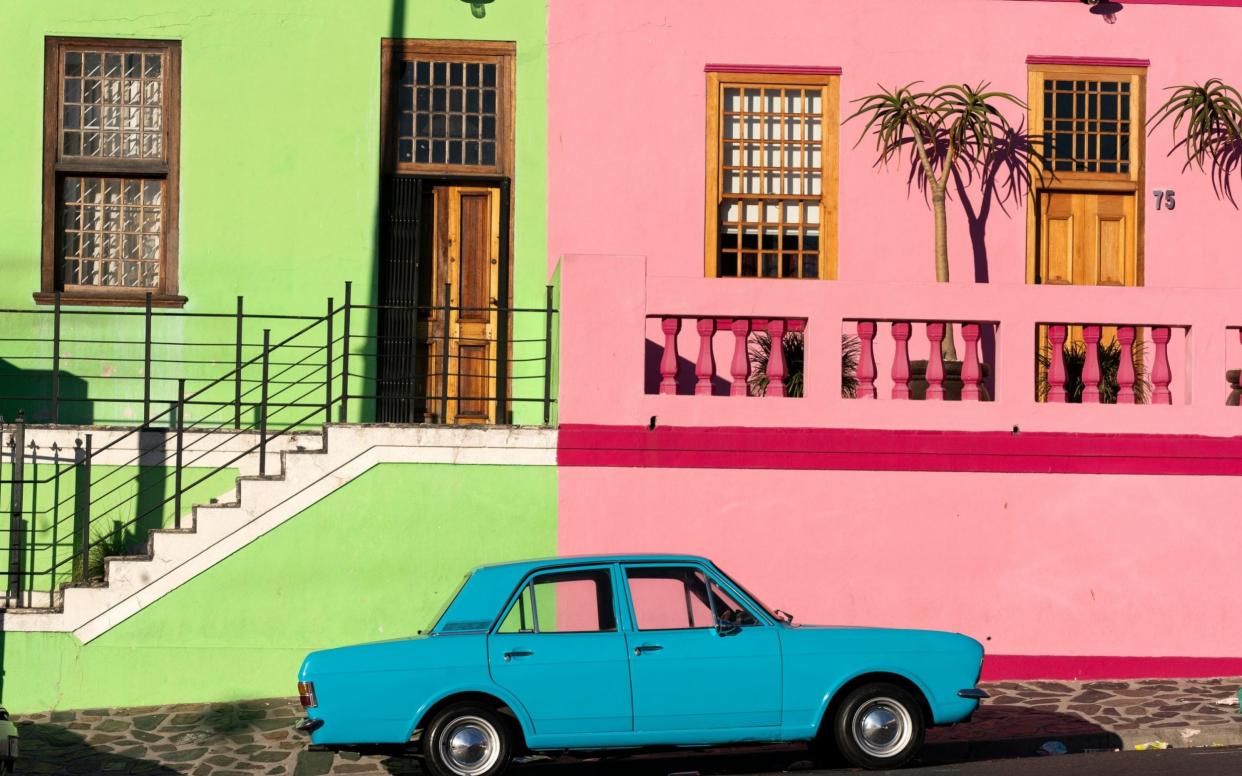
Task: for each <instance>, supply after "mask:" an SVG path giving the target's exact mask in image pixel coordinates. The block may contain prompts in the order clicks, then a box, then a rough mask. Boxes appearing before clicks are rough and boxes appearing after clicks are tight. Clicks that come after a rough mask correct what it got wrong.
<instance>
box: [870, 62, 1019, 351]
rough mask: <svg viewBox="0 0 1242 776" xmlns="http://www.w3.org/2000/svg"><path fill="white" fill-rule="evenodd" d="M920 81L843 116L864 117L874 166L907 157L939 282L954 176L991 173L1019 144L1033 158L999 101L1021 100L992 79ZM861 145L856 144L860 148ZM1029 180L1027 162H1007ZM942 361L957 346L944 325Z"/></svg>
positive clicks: (945, 278)
mask: <svg viewBox="0 0 1242 776" xmlns="http://www.w3.org/2000/svg"><path fill="white" fill-rule="evenodd" d="M917 86H918V83H917V82H916V83H912V84H908V85H906V86H901V87H897V88H895V89H887V88H885V87H883V86H881V87H880V92H878V93H876V94H869V95H866V96H865V97H860V98H859V99H857V100H854V103H855V104H857V105H858V109H857V110H856V111H855V112H854V113H853V114H852V115H851V116H850V117H849V118H848V119H846V121H847V122H848V121H852V120H854V119H862V120H865V121H866V125H865V126H864V127H863V130H862V133H861V134H860V136H859V138H858V143H861V142H862V141H863V140H864V139H865V138H866V137H867V135H868V134H871V135H874V137H875V150H876V153H877V154H878V159H877V162H876V163H877V165H880V166H887V165H888V164H889V163H890V162H892V161H894V160H897V161H898V162H900V160H901V159H902V158H908V159H909V160H910V163H911V168H912V175H913V177H914V178H915V180H916V182H917V184H918V186H919V188H920V189H922V190H923V191H924V192H925V193H927V194H928V195H929V197H930V199H931V206H932V212H933V214H934V219H935V261H936V281H937V282H939V283H947V282H949V242H948V208H947V204H946V203H947V200H948V186H949V182H950V181H951V180H955V179H956V180H958V181H961V180H966V181H970V180H973V179H974V178H976V177H979V178H982V179H986V178H987V176H988V175H989V174H995V167H996V164H995V163H996V160H997V157H998V154H999V153H1001V152H1002V150H1003V149H1010V151H1012V148H1013V147H1014V146H1015V144H1016V145H1020V146H1022V147H1023V154H1024V155H1025V156H1024V159H1025V158H1027V157H1029V156H1037V153H1036V152H1035V151H1034V150H1033V149H1032V148H1031V144H1032V142H1033V141H1031V139H1030V138H1028V137H1027V136H1026V135H1025V134H1024V133H1023V132H1021V131H1020V130H1019V129H1017V128H1015V127H1014V126H1013V125H1012V124H1011V123H1010V122H1009V120H1008V119H1007V118H1005V115H1004V114H1003V113H1001V111H1000V106H1001V105H1003V104H1005V103H1011V104H1012V105H1015V106H1017V107H1019V108H1023V109H1025V108H1026V103H1024V102H1023V101H1022V100H1020V99H1018V98H1017V97H1015V96H1014V95H1012V94H1009V93H1007V92H996V91H988V89H989V86H990V84H988V83H981V84H979V85H978V86H970V85H968V84H950V85H947V86H941V87H938V88H936V89H932V90H930V91H917V90H916V87H917ZM858 143H856V144H855V145H856V146H857V145H858ZM1006 166H1007V167H1008V168H1011V169H1012V170H1013V171H1017V174H1019V175H1021V176H1025V177H1026V180H1027V182H1028V183H1029V176H1030V172H1029V169H1030V168H1029V165H1027V164H1026V163H1025V162H1023V163H1020V164H1011V165H1006ZM942 353H943V355H944V358H945V360H947V361H956V360H957V349H956V348H955V347H954V344H953V332H952V329H949V330H948V332H947V335H946V336H945V338H944V342H943V344H942Z"/></svg>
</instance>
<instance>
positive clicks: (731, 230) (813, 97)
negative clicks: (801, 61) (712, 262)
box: [717, 86, 824, 278]
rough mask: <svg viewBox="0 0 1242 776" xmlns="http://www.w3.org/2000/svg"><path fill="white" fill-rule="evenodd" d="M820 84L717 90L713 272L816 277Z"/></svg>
mask: <svg viewBox="0 0 1242 776" xmlns="http://www.w3.org/2000/svg"><path fill="white" fill-rule="evenodd" d="M823 108H824V90H823V88H822V87H807V88H803V87H786V86H771V87H768V86H747V87H742V86H726V87H724V88H723V90H722V93H721V112H720V115H721V124H720V176H721V177H720V197H721V199H720V206H719V214H718V224H719V239H718V242H719V248H718V251H719V255H718V257H717V274H718V275H719V276H721V277H770V278H787V277H792V278H803V277H812V278H814V277H819V271H820V267H819V263H820V262H819V256H820V224H819V221H820V218H819V216H820V206H821V200H822V197H823V153H824V150H823V144H824V138H823Z"/></svg>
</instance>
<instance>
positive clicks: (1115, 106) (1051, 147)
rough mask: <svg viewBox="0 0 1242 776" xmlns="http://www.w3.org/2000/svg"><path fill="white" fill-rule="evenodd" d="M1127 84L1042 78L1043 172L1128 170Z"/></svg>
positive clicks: (1129, 98)
mask: <svg viewBox="0 0 1242 776" xmlns="http://www.w3.org/2000/svg"><path fill="white" fill-rule="evenodd" d="M1130 103H1131V92H1130V82H1129V81H1099V80H1064V79H1052V78H1049V79H1045V80H1044V121H1043V124H1044V125H1043V132H1044V168H1045V169H1047V170H1052V171H1055V172H1102V173H1122V174H1128V173H1129V172H1130V137H1131V129H1132V127H1131V117H1130Z"/></svg>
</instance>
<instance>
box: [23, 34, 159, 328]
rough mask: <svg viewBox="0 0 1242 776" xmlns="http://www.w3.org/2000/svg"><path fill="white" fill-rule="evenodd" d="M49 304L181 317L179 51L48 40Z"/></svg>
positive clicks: (44, 297)
mask: <svg viewBox="0 0 1242 776" xmlns="http://www.w3.org/2000/svg"><path fill="white" fill-rule="evenodd" d="M46 56H47V65H46V74H47V88H46V90H45V94H46V106H45V108H46V111H45V116H44V122H45V130H46V131H45V147H44V246H43V280H42V288H41V291H40V293H38V294H36V299H38V300H39V301H49V297H51V296H52V295H54V294H55V293H56V292H60V293H61V294H62V296H63V297H65V298H66V299H67V300H68V301H72V302H78V303H101V304H127V303H134V304H137V303H143V302H145V298H146V296H147V295H148V294H150V295H151V296H152V298H153V302H154V303H156V304H159V305H162V306H174V305H179V304H181V303H183V302H184V299H183V298H181V297H178V296H177V278H176V203H177V163H178V159H177V156H178V154H177V151H178V148H177V147H178V138H177V127H178V110H179V94H178V86H179V84H178V81H179V73H180V45H179V44H178V43H176V42H172V41H150V40H124V39H81V38H49V39H48V40H47V55H46Z"/></svg>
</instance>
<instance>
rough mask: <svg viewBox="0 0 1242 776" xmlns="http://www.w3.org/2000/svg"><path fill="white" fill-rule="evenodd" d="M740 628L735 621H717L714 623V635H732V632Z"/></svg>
mask: <svg viewBox="0 0 1242 776" xmlns="http://www.w3.org/2000/svg"><path fill="white" fill-rule="evenodd" d="M741 629H742V626H740V625H738V624H737V623H735V622H717V623H716V635H717V636H732V635H733V634H734V633H737V632H738V631H740V630H741Z"/></svg>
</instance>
